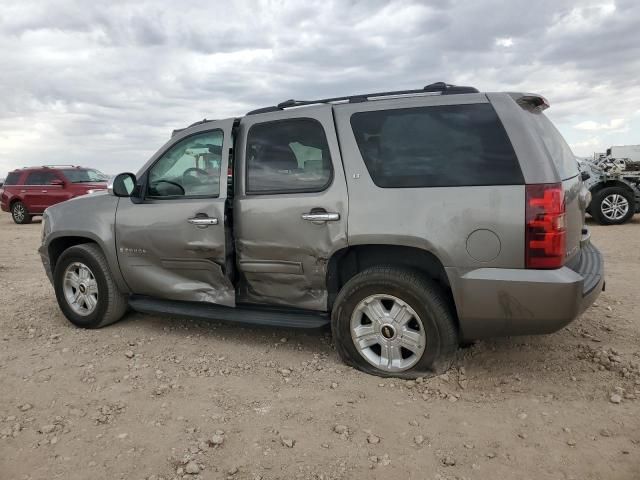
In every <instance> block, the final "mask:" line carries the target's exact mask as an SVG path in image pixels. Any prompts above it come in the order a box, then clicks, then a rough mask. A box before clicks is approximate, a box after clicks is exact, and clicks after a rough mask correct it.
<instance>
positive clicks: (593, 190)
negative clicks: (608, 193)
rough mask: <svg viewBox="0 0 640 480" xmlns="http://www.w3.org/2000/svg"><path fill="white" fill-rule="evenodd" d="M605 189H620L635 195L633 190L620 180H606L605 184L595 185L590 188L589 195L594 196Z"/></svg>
mask: <svg viewBox="0 0 640 480" xmlns="http://www.w3.org/2000/svg"><path fill="white" fill-rule="evenodd" d="M607 187H621V188H625V189H627V190H629V191H630V192H631V193H633V194H635V192H634V191H633V188H632V187H631V185H629V184H628V183H625V182H622V181H620V180H607V181H606V182H600V183H596V184H595V185H594V186H593V187H591V194H592V195H593V194H595V193H597V192H599V191H600V190H602V189H603V188H607Z"/></svg>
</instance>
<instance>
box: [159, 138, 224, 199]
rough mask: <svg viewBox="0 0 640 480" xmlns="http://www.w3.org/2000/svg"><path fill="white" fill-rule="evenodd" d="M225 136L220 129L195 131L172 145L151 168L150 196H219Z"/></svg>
mask: <svg viewBox="0 0 640 480" xmlns="http://www.w3.org/2000/svg"><path fill="white" fill-rule="evenodd" d="M223 137H224V135H223V133H222V131H221V130H214V131H211V132H204V133H199V134H196V135H192V136H190V137H187V138H185V139H183V140H181V141H180V142H178V143H177V144H176V145H174V146H173V147H171V148H170V149H169V150H168V151H167V152H166V153H165V154H164V155H163V156H162V157H161V158H160V160H158V161H157V162H156V163H155V164H154V165H153V166H152V167H151V169H150V171H149V186H148V190H147V194H148V196H150V197H154V198H167V197H217V196H218V195H219V194H220V165H221V162H222V141H223Z"/></svg>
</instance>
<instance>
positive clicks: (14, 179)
mask: <svg viewBox="0 0 640 480" xmlns="http://www.w3.org/2000/svg"><path fill="white" fill-rule="evenodd" d="M18 180H20V172H11V173H10V174H9V175H7V179H6V180H5V181H4V184H5V185H17V184H18Z"/></svg>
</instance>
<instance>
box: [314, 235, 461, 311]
mask: <svg viewBox="0 0 640 480" xmlns="http://www.w3.org/2000/svg"><path fill="white" fill-rule="evenodd" d="M375 265H394V266H402V267H406V268H410V269H412V270H418V271H420V272H421V273H422V274H424V275H425V276H427V277H429V278H430V279H432V280H434V281H435V282H437V283H438V284H439V285H440V286H441V287H442V289H443V290H444V292H445V293H446V294H447V296H448V297H449V300H450V302H451V305H452V306H453V307H454V311H455V302H454V299H453V294H452V292H451V285H450V284H449V279H448V277H447V273H446V271H445V269H444V266H443V265H442V262H441V261H440V260H439V259H438V257H436V256H435V255H434V254H432V253H431V252H428V251H426V250H422V249H420V248H416V247H405V246H398V245H356V246H352V247H347V248H345V249H342V250H339V251H337V252H335V253H334V254H333V255H332V256H331V258H330V260H329V264H328V269H327V292H328V308H329V311H331V309H332V308H333V302H334V301H335V299H336V297H337V295H338V292H339V291H340V289H341V288H342V286H343V285H344V284H345V283H347V282H348V281H349V279H350V278H351V277H353V276H354V275H356V274H358V273H359V272H362V271H363V270H366V269H367V268H370V267H373V266H375Z"/></svg>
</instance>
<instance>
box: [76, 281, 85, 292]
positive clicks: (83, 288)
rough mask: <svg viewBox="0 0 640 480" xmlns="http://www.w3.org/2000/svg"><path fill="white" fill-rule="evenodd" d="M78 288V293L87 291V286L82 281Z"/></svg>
mask: <svg viewBox="0 0 640 480" xmlns="http://www.w3.org/2000/svg"><path fill="white" fill-rule="evenodd" d="M78 289H79V290H80V293H86V291H87V287H85V286H84V283H81V284H80V286H79V287H78Z"/></svg>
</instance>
